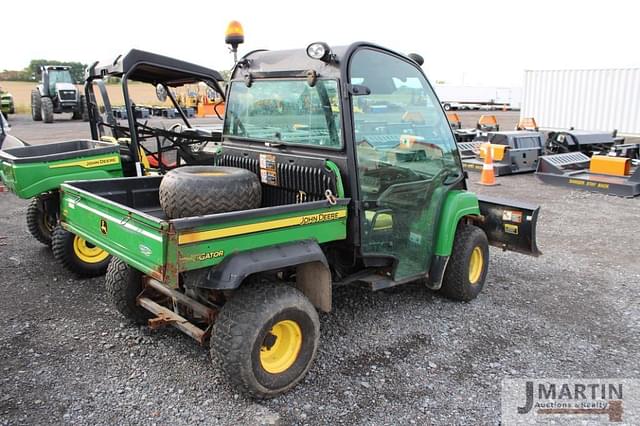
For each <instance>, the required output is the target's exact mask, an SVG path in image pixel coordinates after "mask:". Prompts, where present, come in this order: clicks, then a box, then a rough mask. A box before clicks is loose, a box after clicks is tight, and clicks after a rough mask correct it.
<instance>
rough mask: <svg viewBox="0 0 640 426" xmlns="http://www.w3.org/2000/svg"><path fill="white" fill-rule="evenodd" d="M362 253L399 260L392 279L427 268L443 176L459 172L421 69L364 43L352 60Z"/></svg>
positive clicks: (443, 122)
mask: <svg viewBox="0 0 640 426" xmlns="http://www.w3.org/2000/svg"><path fill="white" fill-rule="evenodd" d="M349 72H350V76H349V78H350V83H351V84H358V85H362V86H365V87H367V88H368V89H369V91H370V94H368V95H363V96H352V97H351V99H352V109H353V119H354V123H355V124H354V133H355V144H356V154H357V161H358V182H359V187H360V188H359V189H360V199H361V200H362V205H363V206H364V214H362V215H361V217H362V218H363V221H362V223H361V227H362V229H363V230H364V232H362V233H361V235H362V250H363V253H364V254H372V255H375V254H384V255H391V256H394V257H396V258H397V259H398V262H397V267H396V271H395V272H394V277H395V278H396V279H400V278H404V277H409V276H412V275H415V274H419V273H424V272H425V271H426V270H427V268H428V265H429V262H430V261H431V254H432V249H433V242H434V236H433V231H434V229H435V228H436V224H437V218H438V213H439V207H440V205H441V203H442V200H443V197H444V194H445V192H446V190H445V188H444V185H443V182H444V179H445V178H446V177H447V176H449V175H451V174H458V173H459V172H460V170H459V168H460V167H459V162H458V159H457V155H458V154H457V150H456V148H455V141H454V139H453V135H452V133H451V129H450V128H449V123H448V120H447V118H446V116H445V115H444V113H443V112H442V109H441V107H440V105H439V104H438V102H437V99H436V97H435V96H434V94H433V91H432V90H431V87H430V86H429V84H428V83H427V81H426V79H425V78H424V76H423V75H422V73H421V72H420V70H419V69H417V68H416V67H415V66H414V65H412V64H410V63H408V62H406V61H405V60H403V59H401V58H397V57H395V56H392V55H390V54H387V53H384V52H380V51H376V50H371V49H362V50H360V51H358V52H356V53H355V54H354V56H353V57H352V59H351V62H350V68H349Z"/></svg>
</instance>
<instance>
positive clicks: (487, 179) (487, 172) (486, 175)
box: [478, 142, 497, 186]
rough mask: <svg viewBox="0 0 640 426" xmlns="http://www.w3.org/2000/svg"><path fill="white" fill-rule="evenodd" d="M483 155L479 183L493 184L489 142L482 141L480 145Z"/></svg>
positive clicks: (494, 175)
mask: <svg viewBox="0 0 640 426" xmlns="http://www.w3.org/2000/svg"><path fill="white" fill-rule="evenodd" d="M480 150H481V151H482V153H483V155H484V164H483V165H482V173H480V182H478V183H479V184H480V185H486V186H493V185H497V183H496V174H495V173H494V172H493V150H492V149H491V143H489V142H487V143H483V144H482V146H481V147H480Z"/></svg>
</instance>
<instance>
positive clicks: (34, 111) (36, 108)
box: [31, 90, 42, 121]
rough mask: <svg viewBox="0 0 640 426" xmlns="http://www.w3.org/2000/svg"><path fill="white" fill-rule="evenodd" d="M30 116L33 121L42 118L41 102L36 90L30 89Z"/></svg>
mask: <svg viewBox="0 0 640 426" xmlns="http://www.w3.org/2000/svg"><path fill="white" fill-rule="evenodd" d="M31 118H33V121H40V120H42V102H41V98H40V92H38V91H37V90H32V91H31Z"/></svg>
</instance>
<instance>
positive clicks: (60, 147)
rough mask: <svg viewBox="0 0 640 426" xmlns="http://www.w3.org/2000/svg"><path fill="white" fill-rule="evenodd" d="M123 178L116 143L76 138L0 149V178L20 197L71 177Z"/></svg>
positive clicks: (40, 192) (56, 187) (51, 187)
mask: <svg viewBox="0 0 640 426" xmlns="http://www.w3.org/2000/svg"><path fill="white" fill-rule="evenodd" d="M116 177H122V165H121V159H120V149H119V146H118V145H117V144H113V143H108V142H99V141H92V140H74V141H66V142H57V143H50V144H47V145H35V146H24V147H17V148H8V149H6V150H2V151H0V178H2V181H3V182H4V184H5V185H6V186H7V188H9V189H10V190H11V191H12V192H13V193H15V194H16V195H17V196H18V197H20V198H25V199H27V198H32V197H35V196H38V195H41V194H44V193H46V192H49V191H54V190H57V189H58V188H59V187H60V185H61V184H62V183H64V182H66V181H70V180H78V179H82V180H90V179H109V178H116Z"/></svg>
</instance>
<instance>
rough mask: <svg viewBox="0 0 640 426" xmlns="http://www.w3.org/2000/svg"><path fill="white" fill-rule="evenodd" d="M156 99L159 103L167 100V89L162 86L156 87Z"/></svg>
mask: <svg viewBox="0 0 640 426" xmlns="http://www.w3.org/2000/svg"><path fill="white" fill-rule="evenodd" d="M156 97H157V98H158V100H159V101H160V102H164V101H166V100H167V89H165V87H164V86H163V85H162V84H158V85H157V86H156Z"/></svg>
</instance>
